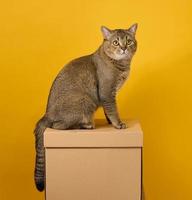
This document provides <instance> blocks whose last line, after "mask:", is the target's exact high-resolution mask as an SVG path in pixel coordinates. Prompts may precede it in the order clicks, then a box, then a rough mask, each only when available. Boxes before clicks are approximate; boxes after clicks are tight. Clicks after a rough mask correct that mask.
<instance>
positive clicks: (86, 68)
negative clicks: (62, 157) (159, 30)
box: [34, 24, 137, 191]
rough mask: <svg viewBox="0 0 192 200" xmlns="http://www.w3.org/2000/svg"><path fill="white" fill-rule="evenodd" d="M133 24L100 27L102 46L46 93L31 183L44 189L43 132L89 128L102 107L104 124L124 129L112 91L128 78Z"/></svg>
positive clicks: (64, 73) (70, 68) (69, 69)
mask: <svg viewBox="0 0 192 200" xmlns="http://www.w3.org/2000/svg"><path fill="white" fill-rule="evenodd" d="M136 29H137V24H134V25H132V26H131V27H130V28H129V29H115V30H110V29H108V28H106V27H104V26H102V27H101V31H102V33H103V37H104V40H103V43H102V44H101V46H100V47H99V48H98V50H97V51H96V52H95V53H93V54H91V55H88V56H84V57H81V58H77V59H75V60H72V61H71V62H70V63H68V64H67V65H66V66H65V67H64V68H63V69H62V70H61V71H60V72H59V74H58V75H57V77H56V79H55V80H54V82H53V85H52V87H51V90H50V94H49V98H48V104H47V108H46V113H45V114H44V116H43V117H42V118H41V119H40V120H39V121H38V123H37V124H36V128H35V130H34V133H35V139H36V144H35V146H36V166H35V183H36V187H37V189H38V190H39V191H43V189H44V167H45V160H44V159H45V158H44V153H45V152H44V148H43V133H44V131H45V129H46V128H47V127H50V128H54V129H74V128H76V129H79V128H84V129H92V128H94V122H93V114H94V112H95V111H96V110H97V108H98V107H99V106H102V107H103V108H104V112H105V116H106V118H107V121H108V123H111V124H112V125H113V126H114V127H115V128H117V129H124V128H126V124H125V123H123V122H122V121H121V120H120V118H119V115H118V111H117V106H116V99H115V96H116V92H117V91H118V90H119V88H120V87H121V86H122V84H123V83H124V81H125V80H126V78H127V77H128V75H129V71H130V63H131V60H132V57H133V55H134V53H135V51H136V49H137V41H136V39H135V33H136Z"/></svg>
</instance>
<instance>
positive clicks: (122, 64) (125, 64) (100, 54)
mask: <svg viewBox="0 0 192 200" xmlns="http://www.w3.org/2000/svg"><path fill="white" fill-rule="evenodd" d="M93 55H94V56H95V57H97V58H98V59H99V60H102V61H103V62H104V63H106V64H109V65H113V66H114V67H115V68H117V69H119V70H120V71H127V70H129V68H130V62H131V60H130V59H128V60H127V59H122V60H115V59H112V58H110V57H109V56H108V55H107V54H106V53H105V51H104V49H103V45H101V46H100V47H99V48H98V50H97V51H96V52H95V53H94V54H93ZM96 61H97V59H96Z"/></svg>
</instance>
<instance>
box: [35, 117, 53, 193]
mask: <svg viewBox="0 0 192 200" xmlns="http://www.w3.org/2000/svg"><path fill="white" fill-rule="evenodd" d="M51 125H52V123H51V122H50V120H49V119H48V118H47V117H45V116H44V117H42V118H41V119H40V120H39V121H38V122H37V124H36V127H35V130H34V134H35V149H36V161H35V171H34V178H35V185H36V188H37V189H38V190H39V191H40V192H42V191H43V190H44V187H45V186H44V185H45V183H44V182H45V181H44V180H45V149H44V146H43V133H44V131H45V129H46V128H47V127H51Z"/></svg>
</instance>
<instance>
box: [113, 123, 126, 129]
mask: <svg viewBox="0 0 192 200" xmlns="http://www.w3.org/2000/svg"><path fill="white" fill-rule="evenodd" d="M114 127H115V128H117V129H126V128H127V124H126V123H124V122H120V123H119V124H115V125H114Z"/></svg>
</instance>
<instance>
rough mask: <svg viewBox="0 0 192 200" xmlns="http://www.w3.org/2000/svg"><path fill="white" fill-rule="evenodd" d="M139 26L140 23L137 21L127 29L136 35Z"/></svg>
mask: <svg viewBox="0 0 192 200" xmlns="http://www.w3.org/2000/svg"><path fill="white" fill-rule="evenodd" d="M137 27H138V24H137V23H135V24H133V25H132V26H131V27H130V28H129V29H127V31H128V32H129V33H131V34H133V35H135V33H136V31H137Z"/></svg>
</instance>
